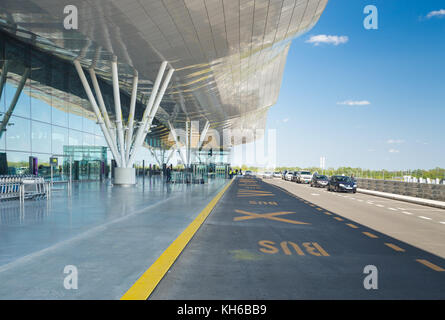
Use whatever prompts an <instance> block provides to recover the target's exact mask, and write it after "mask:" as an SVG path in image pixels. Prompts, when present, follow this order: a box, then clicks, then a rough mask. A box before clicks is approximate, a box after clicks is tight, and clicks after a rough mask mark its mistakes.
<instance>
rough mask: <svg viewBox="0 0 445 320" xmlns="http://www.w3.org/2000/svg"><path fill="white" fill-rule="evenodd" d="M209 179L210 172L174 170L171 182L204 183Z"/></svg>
mask: <svg viewBox="0 0 445 320" xmlns="http://www.w3.org/2000/svg"><path fill="white" fill-rule="evenodd" d="M208 180H209V176H208V173H193V172H172V173H171V183H193V184H202V183H206V182H207V181H208Z"/></svg>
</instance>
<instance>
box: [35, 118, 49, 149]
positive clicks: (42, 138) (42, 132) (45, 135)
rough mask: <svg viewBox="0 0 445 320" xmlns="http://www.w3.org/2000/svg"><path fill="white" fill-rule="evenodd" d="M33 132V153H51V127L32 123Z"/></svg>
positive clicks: (36, 122) (40, 123)
mask: <svg viewBox="0 0 445 320" xmlns="http://www.w3.org/2000/svg"><path fill="white" fill-rule="evenodd" d="M31 130H32V135H31V141H32V152H33V153H34V152H44V153H51V126H50V125H49V124H46V123H42V122H38V121H32V123H31Z"/></svg>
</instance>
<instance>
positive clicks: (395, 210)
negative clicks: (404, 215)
mask: <svg viewBox="0 0 445 320" xmlns="http://www.w3.org/2000/svg"><path fill="white" fill-rule="evenodd" d="M388 209H389V210H392V211H397V209H394V208H388Z"/></svg>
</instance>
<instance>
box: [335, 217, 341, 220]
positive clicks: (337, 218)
mask: <svg viewBox="0 0 445 320" xmlns="http://www.w3.org/2000/svg"><path fill="white" fill-rule="evenodd" d="M334 219H335V220H338V221H343V219H342V218H340V217H334Z"/></svg>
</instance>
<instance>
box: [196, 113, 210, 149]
mask: <svg viewBox="0 0 445 320" xmlns="http://www.w3.org/2000/svg"><path fill="white" fill-rule="evenodd" d="M209 128H210V122H209V120H207V122H206V124H205V125H204V129H202V132H201V135H200V136H199V143H198V151H199V149H201V147H202V144H203V143H204V140H205V138H206V136H207V131H209Z"/></svg>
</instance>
